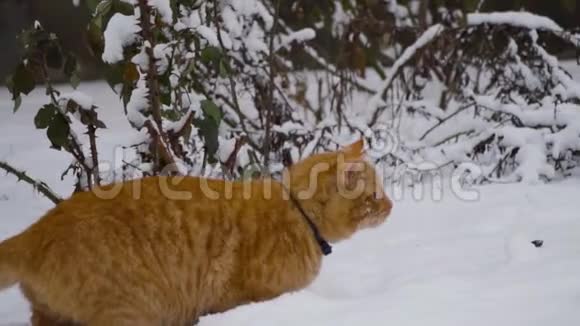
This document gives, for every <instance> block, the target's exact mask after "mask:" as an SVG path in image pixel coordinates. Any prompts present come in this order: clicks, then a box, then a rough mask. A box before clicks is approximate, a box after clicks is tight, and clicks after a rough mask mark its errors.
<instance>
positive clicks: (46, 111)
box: [34, 104, 57, 129]
mask: <svg viewBox="0 0 580 326" xmlns="http://www.w3.org/2000/svg"><path fill="white" fill-rule="evenodd" d="M55 114H57V108H56V107H55V106H54V105H52V104H48V105H45V106H43V107H42V108H40V110H38V112H37V113H36V116H35V117H34V125H35V126H36V128H37V129H46V128H48V126H50V123H51V122H52V119H53V118H54V116H55Z"/></svg>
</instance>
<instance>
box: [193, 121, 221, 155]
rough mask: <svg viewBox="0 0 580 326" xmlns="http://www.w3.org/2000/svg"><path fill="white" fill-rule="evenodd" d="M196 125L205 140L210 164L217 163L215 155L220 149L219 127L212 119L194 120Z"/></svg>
mask: <svg viewBox="0 0 580 326" xmlns="http://www.w3.org/2000/svg"><path fill="white" fill-rule="evenodd" d="M193 123H194V125H195V126H196V127H197V128H198V129H199V133H200V135H201V137H202V138H203V140H204V147H205V150H206V153H207V157H208V162H210V163H215V162H216V161H217V160H216V158H215V154H216V153H217V150H218V147H219V140H218V134H219V132H218V131H219V125H217V124H216V123H215V121H213V119H210V118H207V117H206V118H204V119H194V121H193Z"/></svg>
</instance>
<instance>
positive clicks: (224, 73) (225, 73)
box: [220, 60, 229, 78]
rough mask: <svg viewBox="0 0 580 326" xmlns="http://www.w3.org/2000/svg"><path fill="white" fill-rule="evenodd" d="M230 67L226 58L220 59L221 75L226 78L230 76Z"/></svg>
mask: <svg viewBox="0 0 580 326" xmlns="http://www.w3.org/2000/svg"><path fill="white" fill-rule="evenodd" d="M228 74H229V69H228V66H227V63H226V62H225V60H220V77H222V78H226V77H228Z"/></svg>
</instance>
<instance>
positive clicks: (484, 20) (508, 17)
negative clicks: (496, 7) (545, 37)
mask: <svg viewBox="0 0 580 326" xmlns="http://www.w3.org/2000/svg"><path fill="white" fill-rule="evenodd" d="M467 24H468V25H471V26H476V25H482V24H492V25H510V26H516V27H524V28H529V29H542V30H549V31H553V32H561V31H562V27H560V25H558V24H556V23H555V22H554V21H553V20H551V19H550V18H548V17H544V16H539V15H535V14H532V13H529V12H517V11H506V12H491V13H472V14H468V15H467Z"/></svg>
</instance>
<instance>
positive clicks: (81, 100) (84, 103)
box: [60, 91, 94, 110]
mask: <svg viewBox="0 0 580 326" xmlns="http://www.w3.org/2000/svg"><path fill="white" fill-rule="evenodd" d="M60 100H65V101H69V100H73V101H74V102H75V103H76V104H78V105H79V106H80V107H81V108H83V109H85V110H90V109H92V108H93V106H94V100H93V98H92V97H91V96H90V95H87V94H85V93H83V92H81V91H74V92H72V93H66V94H62V95H61V96H60Z"/></svg>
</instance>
